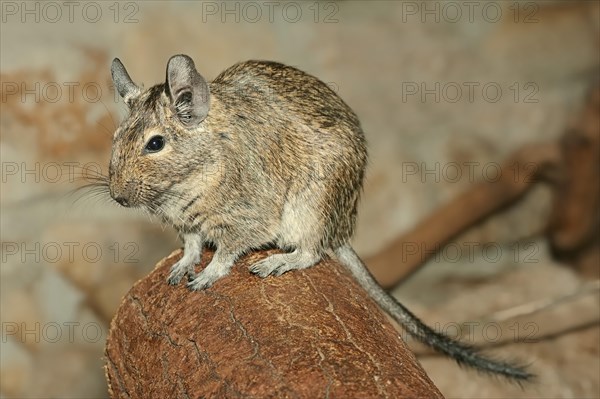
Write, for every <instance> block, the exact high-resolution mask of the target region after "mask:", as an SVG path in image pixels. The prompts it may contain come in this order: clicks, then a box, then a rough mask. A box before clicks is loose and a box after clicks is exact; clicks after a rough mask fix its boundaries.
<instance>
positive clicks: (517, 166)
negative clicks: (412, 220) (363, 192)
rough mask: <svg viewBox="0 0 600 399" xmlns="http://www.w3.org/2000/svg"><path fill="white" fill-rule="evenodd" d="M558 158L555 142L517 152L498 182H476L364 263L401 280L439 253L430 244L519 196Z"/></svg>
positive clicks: (389, 283) (390, 280)
mask: <svg viewBox="0 0 600 399" xmlns="http://www.w3.org/2000/svg"><path fill="white" fill-rule="evenodd" d="M560 162H561V153H560V148H559V146H558V145H557V144H536V145H531V146H529V147H526V148H524V149H522V150H520V151H518V152H517V153H516V154H514V155H513V156H512V157H511V158H510V159H509V160H508V161H507V162H506V163H505V164H504V165H502V168H501V175H500V178H499V179H498V181H494V182H480V183H477V184H475V185H473V186H472V188H470V189H469V190H468V191H467V192H465V193H463V194H461V195H459V196H458V197H457V198H455V199H454V200H452V201H450V202H449V203H448V204H446V205H444V206H442V207H441V208H439V209H438V210H436V211H435V212H433V213H432V214H431V215H430V216H428V217H427V218H426V219H425V220H423V221H422V222H420V223H419V224H418V225H417V226H416V227H415V228H414V229H413V230H411V231H409V232H408V233H406V234H404V235H402V236H400V237H399V238H398V239H396V240H394V241H393V242H392V243H391V244H390V245H388V246H387V247H386V248H385V249H384V250H383V251H381V252H380V253H378V254H376V255H375V256H373V257H371V258H368V259H367V260H366V264H367V265H368V266H369V269H371V272H372V273H373V274H374V275H375V277H376V278H377V280H378V281H379V283H380V284H381V285H382V286H384V287H386V288H391V287H393V286H395V285H397V284H398V283H400V282H401V281H402V280H404V279H406V278H408V277H409V276H410V275H411V274H412V273H414V272H415V271H416V270H417V269H418V268H419V267H421V266H423V265H424V264H425V263H426V262H427V260H428V259H429V258H430V257H431V256H433V255H434V254H435V251H434V250H431V249H441V248H442V247H443V245H444V244H446V243H447V242H448V241H450V240H451V239H452V238H454V237H456V236H458V235H459V234H461V233H462V232H464V231H465V230H467V229H468V228H470V227H472V226H473V225H474V224H476V223H477V222H479V221H481V220H482V219H485V218H486V217H488V216H490V215H491V214H493V213H494V212H497V211H499V210H500V209H502V208H504V207H506V206H508V205H509V204H511V203H513V202H514V201H516V200H518V199H519V198H521V197H522V196H523V195H524V194H525V193H526V192H527V190H528V189H529V188H530V187H531V186H532V185H533V184H534V183H535V182H536V181H539V180H540V179H542V178H544V177H546V176H547V175H548V171H549V170H552V169H555V168H556V167H557V166H558V165H559V164H560ZM421 248H426V249H428V250H427V251H423V250H420V249H421ZM414 249H418V250H414Z"/></svg>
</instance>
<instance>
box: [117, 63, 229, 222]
mask: <svg viewBox="0 0 600 399" xmlns="http://www.w3.org/2000/svg"><path fill="white" fill-rule="evenodd" d="M111 73H112V78H113V82H114V85H115V89H116V90H117V91H118V93H119V94H120V96H121V97H122V98H123V99H124V101H125V103H126V104H127V105H128V107H129V115H128V116H127V117H126V118H125V120H124V121H123V122H122V123H121V125H120V126H119V128H118V129H117V131H116V132H115V134H114V137H113V145H112V156H111V160H110V167H109V188H110V195H111V197H112V198H113V199H115V201H117V202H118V203H120V204H121V205H123V206H142V207H145V208H147V209H149V210H150V211H153V212H154V213H160V212H161V211H164V209H163V208H162V207H161V204H164V203H165V202H167V201H168V200H171V201H173V200H174V199H181V200H183V199H185V196H184V195H183V194H182V193H181V192H179V191H178V190H177V184H178V183H182V182H183V181H184V180H185V179H186V178H187V177H189V176H190V174H193V173H194V171H198V170H202V169H203V167H205V166H207V165H210V164H211V163H215V162H217V160H216V158H217V156H216V155H217V154H216V153H215V151H216V150H215V148H214V144H213V143H212V142H213V140H212V138H211V133H210V132H208V131H206V130H207V129H206V128H205V127H204V126H203V125H204V124H203V121H204V120H205V119H206V118H207V115H208V112H209V108H210V98H209V96H210V94H209V88H208V84H207V83H206V81H205V80H204V78H203V77H202V76H201V75H200V74H199V73H198V72H197V71H196V68H195V66H194V62H193V61H192V59H191V58H190V57H188V56H185V55H176V56H173V57H171V59H170V60H169V62H168V64H167V77H166V82H165V83H164V84H159V85H156V86H153V87H151V88H149V89H148V90H146V91H142V90H141V89H140V88H139V87H138V86H136V85H135V84H134V83H133V81H132V80H131V78H130V77H129V74H128V73H127V71H126V70H125V67H124V66H123V64H122V63H121V61H119V59H118V58H115V59H114V61H113V63H112V67H111Z"/></svg>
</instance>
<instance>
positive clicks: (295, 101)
mask: <svg viewBox="0 0 600 399" xmlns="http://www.w3.org/2000/svg"><path fill="white" fill-rule="evenodd" d="M209 87H210V111H209V112H208V115H207V116H206V118H205V119H204V120H203V121H202V122H200V123H199V124H198V125H197V126H194V127H193V128H191V129H190V128H188V127H186V126H184V125H183V124H182V123H180V121H179V120H178V118H177V117H176V115H174V112H173V110H172V106H171V104H170V99H169V96H168V95H167V93H166V92H165V84H160V85H156V86H153V87H151V88H150V89H148V90H146V91H144V92H142V93H141V94H139V95H138V96H136V97H134V98H132V99H130V101H129V103H130V110H131V112H130V115H129V116H128V118H127V119H126V120H125V121H124V122H123V123H122V125H121V126H120V128H119V129H118V130H117V132H116V133H115V136H114V143H113V156H112V159H111V165H110V173H109V177H110V182H111V193H113V194H114V195H113V196H115V195H121V196H122V195H125V196H127V199H128V202H129V204H130V205H133V206H141V207H145V208H147V209H148V210H150V211H151V212H153V213H156V214H158V215H160V216H161V217H162V218H163V219H164V220H165V222H167V223H169V224H171V225H173V226H174V227H175V228H176V229H177V230H178V231H180V233H182V234H195V233H199V234H201V235H202V237H203V240H204V241H205V242H210V243H212V244H214V245H216V246H217V248H222V249H224V250H226V251H227V252H229V253H234V254H236V255H237V256H239V255H240V254H242V253H244V252H246V251H248V250H250V249H252V248H257V247H261V246H264V245H265V244H269V243H275V244H276V245H277V246H279V247H281V248H282V249H286V250H295V249H301V250H303V251H310V252H312V253H314V254H315V256H316V257H319V258H320V257H321V256H322V254H323V253H324V252H325V251H327V250H334V249H335V248H338V247H339V246H341V245H343V244H345V243H346V242H347V241H348V240H349V239H350V237H351V236H352V233H353V230H354V224H355V219H356V206H357V201H358V197H359V193H360V191H361V187H362V181H363V176H364V169H365V166H366V159H367V151H366V145H365V140H364V135H363V132H362V130H361V128H360V124H359V121H358V118H357V117H356V115H355V114H354V112H352V110H351V109H350V108H349V107H348V106H347V105H346V104H345V103H344V102H343V101H342V100H341V99H340V97H339V96H337V95H336V93H334V92H333V91H332V90H331V89H330V88H329V87H328V86H327V85H325V84H324V83H323V82H321V81H320V80H318V79H317V78H315V77H313V76H311V75H308V74H306V73H304V72H302V71H300V70H298V69H295V68H293V67H290V66H285V65H282V64H279V63H275V62H264V61H247V62H243V63H239V64H236V65H234V66H232V67H231V68H229V69H227V70H225V71H224V72H223V73H221V74H220V75H219V76H218V77H217V78H216V79H215V80H214V81H213V82H212V83H210V84H209ZM154 134H161V135H163V136H164V137H165V138H166V142H167V144H166V147H165V149H163V150H162V151H161V152H158V153H155V154H144V153H143V151H142V150H143V148H144V145H145V143H146V142H147V140H148V139H149V137H151V136H152V135H154Z"/></svg>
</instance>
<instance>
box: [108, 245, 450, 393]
mask: <svg viewBox="0 0 600 399" xmlns="http://www.w3.org/2000/svg"><path fill="white" fill-rule="evenodd" d="M272 252H273V251H261V252H257V253H252V254H250V255H247V256H245V257H243V258H242V259H240V260H239V261H238V263H237V264H236V267H235V268H234V269H233V271H232V272H231V274H230V275H229V276H227V277H225V278H223V279H222V280H220V281H218V282H217V283H216V284H215V285H214V286H213V287H211V288H210V289H208V290H206V291H203V292H191V291H189V290H188V289H187V288H186V287H185V285H184V284H183V283H182V284H180V285H179V286H177V287H172V286H169V285H168V284H167V283H166V278H167V275H168V273H169V269H170V267H171V265H172V264H173V263H175V261H177V260H178V259H179V258H180V257H181V254H182V252H181V250H178V251H175V252H173V253H172V254H171V255H170V256H169V257H167V258H165V259H163V260H162V261H160V262H159V263H158V265H157V266H156V268H155V269H154V271H152V272H151V273H150V274H149V275H148V276H147V277H145V278H144V279H142V280H140V281H138V282H137V283H136V284H135V286H134V287H133V288H132V289H131V290H130V292H129V293H128V294H127V295H126V296H125V298H124V299H123V302H122V303H121V306H120V307H119V309H118V311H117V314H116V315H115V317H114V319H113V321H112V323H111V328H110V332H109V337H108V339H107V344H106V353H105V354H106V367H105V368H106V378H107V381H108V385H109V391H110V394H111V397H113V398H175V397H177V398H179V397H183V398H200V397H259V398H265V397H277V398H288V397H289V398H318V397H331V398H333V397H337V398H356V397H360V398H379V397H389V398H401V397H410V398H417V397H418V398H441V397H442V395H441V394H440V392H439V391H438V390H437V388H436V387H435V386H434V385H433V383H432V382H431V380H430V379H429V378H428V377H427V375H426V374H425V372H424V371H423V369H422V368H421V366H420V365H419V364H418V362H417V361H416V359H415V357H414V355H413V354H412V353H411V352H410V351H409V350H408V349H407V347H406V346H405V344H404V342H403V341H402V340H401V338H400V337H399V334H398V332H397V331H396V330H395V329H394V327H393V325H392V324H390V323H389V322H388V320H387V319H386V317H385V316H384V315H383V313H382V312H381V311H380V310H379V308H378V307H377V305H376V304H375V303H374V302H373V301H372V300H371V299H370V298H369V297H368V295H367V293H366V292H365V291H364V290H362V289H361V288H360V286H359V285H358V284H357V283H356V282H355V281H354V280H353V278H352V277H351V276H350V275H349V273H348V272H346V270H345V269H344V268H343V267H342V266H341V265H340V264H338V263H336V262H335V261H333V260H331V259H326V260H323V261H322V262H321V263H320V264H318V265H316V266H314V267H312V268H310V269H307V270H304V271H294V272H290V273H287V274H285V275H283V276H281V277H269V278H267V279H260V278H259V277H256V276H254V275H252V274H251V273H249V272H248V271H247V267H248V266H249V265H250V264H252V263H254V262H256V261H257V260H260V259H262V258H264V257H265V256H267V255H268V254H270V253H272ZM211 257H212V252H209V251H205V254H204V256H203V259H202V262H201V264H202V267H204V266H205V265H206V264H207V263H208V261H209V260H210V258H211Z"/></svg>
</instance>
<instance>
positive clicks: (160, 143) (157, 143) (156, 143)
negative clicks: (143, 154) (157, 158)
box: [146, 136, 165, 152]
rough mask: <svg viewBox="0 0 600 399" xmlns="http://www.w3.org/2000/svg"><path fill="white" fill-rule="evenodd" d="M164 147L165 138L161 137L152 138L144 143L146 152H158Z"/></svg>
mask: <svg viewBox="0 0 600 399" xmlns="http://www.w3.org/2000/svg"><path fill="white" fill-rule="evenodd" d="M164 146H165V138H164V137H163V136H152V137H150V140H148V143H146V151H147V152H158V151H160V150H162V149H163V148H164Z"/></svg>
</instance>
